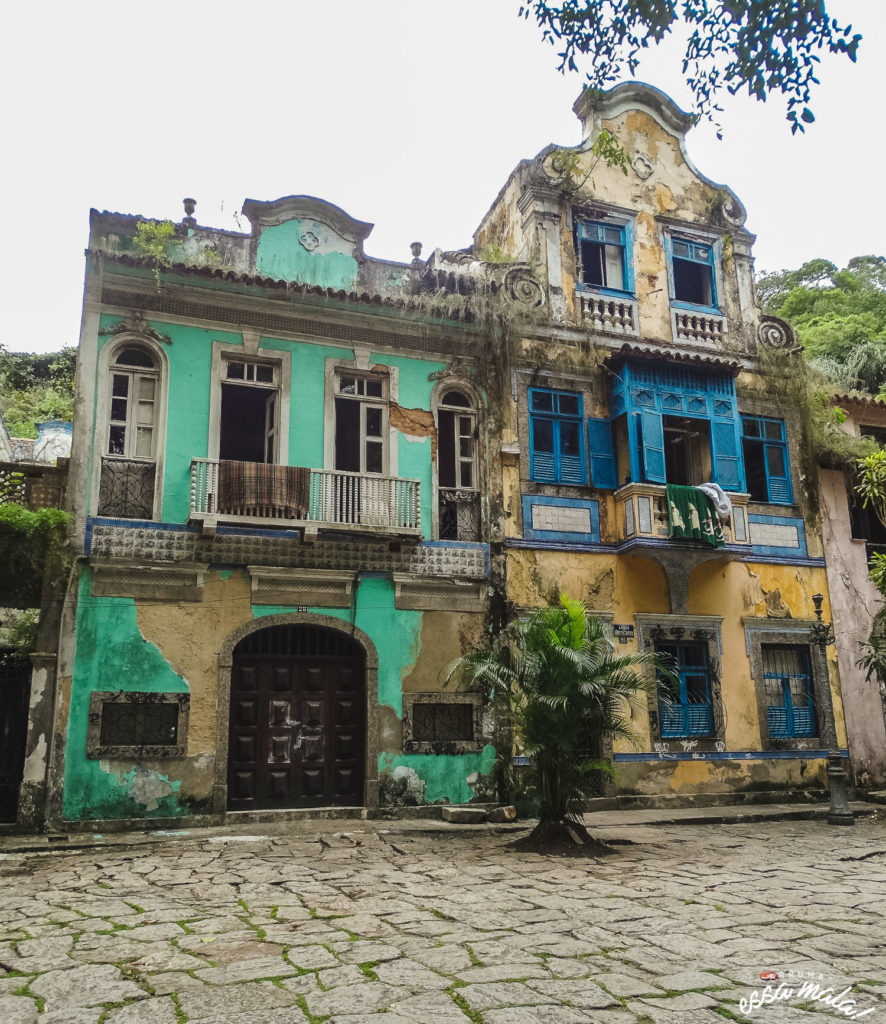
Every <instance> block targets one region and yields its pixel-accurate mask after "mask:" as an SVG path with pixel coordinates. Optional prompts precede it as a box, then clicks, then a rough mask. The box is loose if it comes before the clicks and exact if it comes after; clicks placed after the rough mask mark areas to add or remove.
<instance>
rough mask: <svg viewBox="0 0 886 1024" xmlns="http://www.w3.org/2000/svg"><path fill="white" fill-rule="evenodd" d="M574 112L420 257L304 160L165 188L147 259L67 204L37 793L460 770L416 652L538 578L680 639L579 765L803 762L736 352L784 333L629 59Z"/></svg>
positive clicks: (740, 232) (784, 542)
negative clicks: (333, 194) (603, 741)
mask: <svg viewBox="0 0 886 1024" xmlns="http://www.w3.org/2000/svg"><path fill="white" fill-rule="evenodd" d="M575 110H576V113H577V115H578V117H579V119H580V121H581V123H582V126H583V135H582V142H581V143H580V144H579V145H578V146H576V147H574V148H573V149H571V150H562V149H557V148H555V147H553V146H549V147H547V148H546V149H544V150H542V151H541V153H539V154H538V156H536V157H535V158H534V159H532V160H526V161H523V162H522V163H521V164H520V165H519V166H518V167H517V168H516V170H515V171H514V173H513V174H512V175H511V177H510V178H509V180H508V182H507V183H506V184H505V186H504V188H503V189H502V191H501V192H500V193H499V195H498V197H497V199H496V200H495V202H494V204H493V206H492V207H491V208H490V210H489V212H488V214H487V215H486V216H485V217H484V219H483V221H482V223H481V225H480V227H479V228H478V230H477V232H476V234H475V237H474V243H473V246H472V247H471V248H469V249H466V250H463V251H459V252H441V251H439V250H437V251H435V252H434V253H432V255H431V256H430V258H429V259H427V260H422V259H421V256H420V252H421V247H420V246H419V245H417V244H416V245H415V246H413V258H412V260H411V261H409V262H404V263H393V262H387V261H381V260H374V259H369V258H367V257H366V256H365V253H364V252H363V243H364V241H365V239H366V237H367V235H368V233H369V231H370V230H371V225H368V224H364V223H361V222H358V221H355V220H353V219H352V218H350V217H349V216H348V215H347V214H345V213H344V211H342V210H340V209H338V208H337V207H334V206H332V205H331V204H329V203H326V202H323V201H322V200H319V199H312V198H309V197H303V196H290V197H287V198H285V199H280V200H277V201H275V202H269V203H264V202H257V201H254V200H247V202H246V204H245V206H244V213H245V215H246V217H247V218H248V220H249V221H250V223H251V225H252V230H251V232H250V233H249V234H246V235H243V234H237V233H234V232H223V231H216V230H213V229H208V228H203V227H201V226H199V225H198V224H197V222H196V220H194V218H193V216H192V212H193V208H192V209H191V212H189V213H188V215H187V216H186V217H185V219H184V220H183V221H182V223H181V224H180V225H179V226H177V228H176V230H175V233H174V236H172V237H170V238H168V239H167V252H166V258H164V260H163V261H162V263H160V264H159V265H158V264H154V263H152V262H151V261H150V260H148V259H146V258H144V256H142V255H140V250H139V243H138V238H139V235H140V234H143V233H144V232H145V231H146V230H148V229H147V228H144V227H140V226H139V225H140V221H139V219H138V218H136V217H129V216H123V215H119V214H108V213H97V212H95V211H93V213H92V218H91V235H90V243H89V249H88V252H87V280H86V292H85V302H84V314H83V323H82V331H81V341H80V369H79V380H80V387H79V392H78V397H77V432H76V436H75V443H74V451H73V456H72V477H71V481H72V482H71V487H70V494H71V507H72V511H73V513H74V515H75V517H76V545H77V552H78V554H79V555H80V558H79V561H78V568H77V573H76V574H75V577H74V578H73V579H72V584H71V587H70V588H69V593H68V600H67V604H66V609H65V617H64V622H63V627H62V633H61V638H62V639H61V647H60V655H59V681H58V686H57V691H56V706H55V708H56V710H55V723H56V726H55V732H54V738H53V743H52V749H51V751H49V752H48V754H47V766H48V780H49V798H48V814H49V818H50V820H51V821H52V822H53V823H54V824H57V825H64V826H65V827H69V826H72V825H75V824H76V823H79V822H84V821H89V822H91V823H97V822H100V823H101V825H102V827H103V828H104V827H107V826H108V823H109V822H113V821H121V820H131V819H135V818H150V819H152V820H153V821H155V822H159V821H169V822H176V821H181V820H182V819H184V818H188V819H189V820H221V819H222V818H224V816H225V815H227V814H231V813H236V812H243V811H247V812H256V813H266V812H271V811H284V810H289V809H292V808H298V807H308V808H314V809H317V808H320V807H325V806H329V805H332V806H338V807H342V808H344V807H359V808H364V807H365V808H369V809H370V810H372V811H374V810H376V809H377V808H379V807H384V806H391V805H394V806H396V805H415V804H436V803H466V802H470V801H480V802H483V801H487V800H491V799H494V798H495V797H496V775H495V772H494V766H495V760H496V754H497V751H498V750H499V749H500V747H501V744H500V742H499V740H500V738H501V734H500V730H501V729H502V728H503V727H504V726H503V723H497V722H496V721H495V720H494V719H493V717H492V716H491V715H490V714H489V713H488V709H486V708H484V707H483V705H482V701H480V699H479V696H478V695H463V694H453V693H452V692H451V691H450V690H448V689H447V687H446V685H445V680H446V675H447V666H448V665H449V664H450V663H451V661H452V660H453V659H454V658H455V657H457V656H458V655H459V654H460V653H461V652H462V651H463V650H465V649H466V648H467V647H469V646H470V645H472V644H475V643H476V642H477V641H478V640H479V639H480V638H481V637H482V636H483V635H485V634H488V632H489V631H490V630H492V629H494V628H497V627H498V626H499V625H500V624H501V623H502V622H503V621H504V620H505V619H506V618H507V617H508V616H509V615H512V614H519V613H520V612H521V611H522V610H526V609H529V608H532V607H536V606H538V605H540V604H542V603H545V602H547V601H549V600H551V599H556V597H557V596H558V595H559V594H560V593H566V594H568V595H569V596H570V597H574V598H581V599H583V600H585V601H586V602H587V603H588V604H589V606H590V607H591V608H592V609H594V610H595V611H597V612H598V613H599V614H600V616H601V618H603V620H604V621H606V622H609V623H612V628H613V630H614V631H615V633H616V634H618V637H619V641H624V642H625V644H626V645H627V647H626V649H632V647H635V646H636V645H637V644H641V645H643V646H645V647H653V648H656V649H659V650H660V651H661V652H662V653H665V654H668V655H671V656H672V657H674V658H675V659H676V662H677V665H678V668H679V673H678V674H679V678H680V690H679V692H664V691H661V692H659V694H658V696H657V697H656V698H655V699H653V700H652V701H650V705H649V708H648V715H646V716H644V717H643V719H642V720H640V721H638V722H637V731H638V743H639V747H638V749H636V750H631V749H628V748H624V749H622V748H619V749H616V750H615V751H614V757H615V761H616V765H617V768H618V776H617V781H616V783H615V784H614V787H612V792H613V793H614V794H623V795H625V796H631V798H635V799H649V800H655V799H659V798H660V797H662V796H668V797H673V798H679V799H686V800H689V799H693V798H695V797H699V796H704V797H705V798H710V796H711V795H712V794H713V795H716V796H719V797H721V798H726V797H730V796H735V795H736V794H741V796H742V797H747V796H749V795H753V794H754V793H759V792H760V791H763V790H772V789H783V790H785V791H788V792H791V791H794V790H796V789H799V788H802V789H804V790H805V789H810V788H811V789H815V788H821V786H822V785H823V782H824V753H825V750H826V748H834V747H836V748H838V749H844V748H845V746H846V738H845V729H844V723H843V712H842V703H841V700H840V691H839V681H838V674H837V666H836V662H835V660H834V659H833V657H832V655H831V652H830V650H829V649H826V648H825V649H823V648H820V647H819V646H817V645H815V644H814V643H813V642H812V634H811V626H812V624H813V619H812V614H813V612H812V602H811V598H812V595H813V594H816V593H822V594H824V595H825V615H829V614H830V612H829V606H828V603H827V599H826V595H827V592H828V588H827V579H826V573H825V561H824V557H823V547H822V540H821V529H820V523H819V521H818V518H817V515H816V511H815V507H814V505H813V504H812V503H811V502H810V500H809V495H808V493H807V492H808V490H809V487H810V479H809V475H808V472H807V468H806V467H807V459H806V453H805V452H804V451H803V450H802V448H801V446H800V431H799V426H798V423H797V422H796V417H794V415H793V414H792V413H791V411H790V409H789V407H787V406H786V404H785V403H784V402H783V401H782V400H781V399H780V398H779V397H778V396H777V395H775V394H774V393H773V391H772V389H771V388H770V387H769V386H768V384H767V380H770V379H772V374H773V373H775V374H783V375H789V374H790V367H791V360H792V359H794V358H797V357H796V355H795V354H792V353H793V352H794V348H795V346H794V341H793V338H792V335H791V332H790V330H789V328H788V327H787V325H785V324H782V323H781V322H780V321H776V320H773V319H772V318H765V317H762V316H761V315H760V312H759V309H758V307H757V305H756V302H755V296H754V286H753V276H752V257H751V247H752V244H753V240H754V238H753V236H752V235H751V234H750V233H749V232H748V231H747V229H746V228H745V226H744V219H745V213H744V209H743V207H742V206H741V203H740V202H739V200H738V199H737V198H736V197H735V196H734V195H733V194H732V193H731V192H730V191H729V189H728V188H726V187H724V186H720V185H717V184H716V183H714V182H711V181H709V180H708V179H706V178H704V177H703V176H702V175H701V174H700V173H699V172H698V171H697V170H696V169H695V168H694V167H693V166H692V164H691V162H690V161H689V159H688V157H687V155H686V151H685V134H686V132H687V131H688V129H689V127H690V125H691V119H690V118H689V117H688V116H687V115H685V114H683V113H682V112H680V111H679V110H677V108H676V107H675V106H674V105H673V103H672V102H671V101H670V100H669V99H668V98H667V97H666V96H664V95H662V94H661V93H658V92H657V91H656V90H654V89H651V88H649V87H648V86H641V85H638V84H630V85H625V86H619V87H618V88H616V89H614V90H612V91H611V92H609V93H606V94H603V95H602V96H600V95H598V96H592V95H591V94H590V93H586V94H584V95H583V96H582V97H580V98H579V100H578V102H577V103H576V106H575ZM604 130H605V131H608V132H610V133H611V134H612V136H613V137H614V139H615V140H617V142H618V143H619V144H620V145H621V146H622V147H624V151H625V153H626V167H627V171H626V173H623V172H622V170H621V169H620V168H618V167H615V166H610V165H608V164H607V163H606V162H605V161H599V160H598V159H597V158H596V156H595V155H594V154H595V150H594V145H595V142H596V140H597V138H598V137H599V133H600V132H601V131H604ZM701 483H712V484H716V485H718V486H719V488H720V492H719V493H720V495H721V496H723V501H725V505H724V510H723V515H722V524H723V532H724V534H725V543H724V544H723V545H722V546H719V547H713V546H711V545H709V544H707V543H705V542H704V541H703V540H691V539H690V540H678V539H676V538H674V537H672V536H671V534H670V527H671V520H672V519H673V508H675V507H676V506H674V505H673V502H672V499H671V492H669V491H668V489H667V488H668V485H673V484H680V485H689V486H691V485H696V484H701ZM727 498H728V500H726V499H727ZM718 500H720V499H719V498H718ZM309 680H313V682H309ZM121 693H123V694H124V695H125V694H130V695H131V694H141V695H151V696H150V697H148V696H139V697H137V698H131V699H130V698H129V697H122V698H121V697H119V696H114V695H119V694H121ZM312 694H313V696H312ZM112 698H113V699H112ZM185 706H187V716H185V715H184V714H183V712H182V709H183V708H184V707H185ZM108 751H110V753H108ZM158 752H159V753H158Z"/></svg>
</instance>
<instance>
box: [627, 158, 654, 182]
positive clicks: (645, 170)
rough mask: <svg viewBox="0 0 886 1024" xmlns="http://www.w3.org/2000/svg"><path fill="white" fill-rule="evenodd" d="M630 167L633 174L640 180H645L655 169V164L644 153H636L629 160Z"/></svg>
mask: <svg viewBox="0 0 886 1024" xmlns="http://www.w3.org/2000/svg"><path fill="white" fill-rule="evenodd" d="M631 167H633V168H634V174H636V175H637V177H638V178H639V179H640V180H641V181H645V180H646V179H647V178H648V177H649V175H650V174H652V172H653V171H654V170H655V165H654V164H653V163H652V161H651V160H650V159H649V157H648V156H646V154H645V153H637V154H636V156H635V157H634V159H633V160H632V161H631Z"/></svg>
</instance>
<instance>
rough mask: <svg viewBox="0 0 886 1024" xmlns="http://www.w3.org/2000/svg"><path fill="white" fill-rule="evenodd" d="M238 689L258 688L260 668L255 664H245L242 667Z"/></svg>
mask: <svg viewBox="0 0 886 1024" xmlns="http://www.w3.org/2000/svg"><path fill="white" fill-rule="evenodd" d="M238 689H240V690H257V689H258V669H257V667H256V666H255V665H244V666H243V667H242V668H241V669H240V680H239V685H238Z"/></svg>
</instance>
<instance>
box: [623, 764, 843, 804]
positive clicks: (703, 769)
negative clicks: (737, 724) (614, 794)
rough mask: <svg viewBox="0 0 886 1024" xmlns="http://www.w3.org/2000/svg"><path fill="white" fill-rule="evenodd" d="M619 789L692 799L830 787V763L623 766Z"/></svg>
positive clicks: (650, 794) (630, 792)
mask: <svg viewBox="0 0 886 1024" xmlns="http://www.w3.org/2000/svg"><path fill="white" fill-rule="evenodd" d="M615 772H616V785H617V788H618V792H619V793H622V794H625V795H627V794H641V795H649V796H653V795H656V796H657V795H669V796H686V797H692V796H696V795H702V794H724V795H725V794H740V793H743V792H747V793H759V792H767V791H769V792H775V791H779V790H784V791H785V792H786V793H789V792H791V791H793V790H819V789H824V788H826V787H827V762H826V761H824V760H822V759H821V758H798V759H797V760H766V761H676V762H673V761H671V762H668V761H661V762H653V763H649V762H636V761H634V762H630V763H626V762H620V763H618V764H617V765H616V766H615Z"/></svg>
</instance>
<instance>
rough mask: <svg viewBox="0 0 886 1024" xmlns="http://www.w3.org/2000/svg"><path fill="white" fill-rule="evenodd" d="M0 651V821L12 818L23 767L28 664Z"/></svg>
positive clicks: (26, 722)
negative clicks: (6, 657) (14, 659)
mask: <svg viewBox="0 0 886 1024" xmlns="http://www.w3.org/2000/svg"><path fill="white" fill-rule="evenodd" d="M5 653H6V652H5V651H2V650H0V821H15V819H16V815H17V813H18V793H19V787H20V786H21V783H22V775H23V773H24V766H25V744H26V742H27V736H28V699H29V697H30V693H31V666H30V665H29V664H28V663H27V662H24V663H22V662H17V661H7V662H4V661H3V655H4V654H5Z"/></svg>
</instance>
